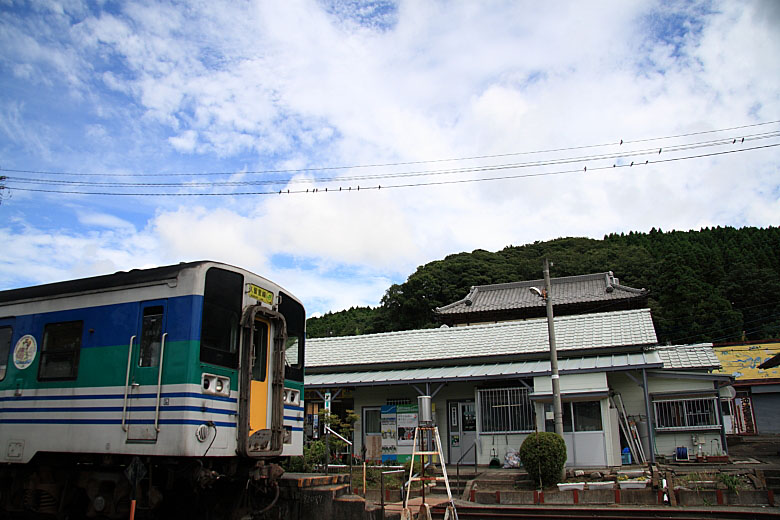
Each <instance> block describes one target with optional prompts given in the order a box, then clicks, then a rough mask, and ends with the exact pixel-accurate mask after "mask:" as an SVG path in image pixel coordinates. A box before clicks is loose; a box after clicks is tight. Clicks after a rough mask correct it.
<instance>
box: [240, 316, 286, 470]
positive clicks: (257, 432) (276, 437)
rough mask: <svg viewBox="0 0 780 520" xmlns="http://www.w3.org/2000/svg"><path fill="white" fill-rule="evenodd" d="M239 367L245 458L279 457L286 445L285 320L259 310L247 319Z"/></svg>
mask: <svg viewBox="0 0 780 520" xmlns="http://www.w3.org/2000/svg"><path fill="white" fill-rule="evenodd" d="M243 323H244V332H243V336H244V339H243V341H242V347H241V362H240V365H239V368H240V373H239V379H240V382H239V386H240V389H239V411H238V414H239V418H240V420H239V424H238V438H239V446H242V454H244V455H246V456H249V457H252V456H260V455H262V456H269V455H279V454H280V453H281V452H282V448H283V443H284V435H285V431H284V426H283V420H284V402H283V399H284V368H285V365H284V346H285V342H286V340H287V338H286V336H285V335H284V323H285V322H284V317H283V316H282V315H281V314H279V313H278V312H276V311H271V310H268V309H264V308H262V307H260V306H259V305H258V306H255V307H253V308H252V309H251V310H250V311H249V312H248V313H245V318H244V322H243Z"/></svg>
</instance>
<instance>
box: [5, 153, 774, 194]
mask: <svg viewBox="0 0 780 520" xmlns="http://www.w3.org/2000/svg"><path fill="white" fill-rule="evenodd" d="M777 146H780V143H773V144H767V145H761V146H754V147H748V148H740V149H737V150H724V151H719V152H710V153H704V154H697V155H690V156H684V157H673V158H668V159H655V160H652V161H651V160H649V159H648V160H646V161H645V162H638V163H636V164H635V163H634V162H631V163H630V164H613V165H612V166H600V167H592V168H590V169H588V168H587V167H586V168H585V169H584V170H583V169H581V168H577V169H569V170H560V171H553V172H538V173H524V174H517V175H503V176H494V177H480V178H474V179H456V180H444V181H435V182H434V181H430V182H419V183H407V184H389V185H388V184H386V185H381V184H378V185H375V186H374V185H371V186H365V185H364V186H362V187H361V186H360V185H357V186H356V187H354V188H353V187H352V186H349V187H347V188H342V187H339V189H335V188H334V189H330V190H329V189H328V188H325V189H320V188H306V189H305V190H304V189H298V190H291V189H287V190H273V191H244V192H220V193H213V192H212V193H208V192H200V193H193V192H186V193H171V192H155V193H148V192H146V193H144V192H132V193H130V192H100V191H70V190H69V191H63V190H51V189H41V188H22V187H18V186H15V187H14V188H13V189H16V190H19V191H29V192H38V193H61V194H72V195H104V196H149V197H151V196H155V197H160V196H165V197H196V196H197V197H207V196H212V197H213V196H223V197H224V196H242V195H276V194H288V195H289V194H302V193H337V192H352V191H361V190H362V191H366V190H382V189H391V188H411V187H424V186H441V185H452V184H466V183H475V182H490V181H498V180H512V179H520V178H531V177H546V176H553V175H563V174H570V173H582V172H583V171H584V172H585V173H587V172H594V171H603V170H609V169H617V168H633V167H634V166H636V167H640V166H647V165H651V164H663V163H670V162H676V161H683V160H693V159H702V158H705V157H715V156H721V155H727V154H734V153H743V152H749V151H755V150H761V149H768V148H774V147H777ZM207 185H208V186H213V183H207ZM177 187H180V188H185V187H187V184H180V185H177Z"/></svg>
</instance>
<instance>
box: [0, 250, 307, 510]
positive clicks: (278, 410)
mask: <svg viewBox="0 0 780 520" xmlns="http://www.w3.org/2000/svg"><path fill="white" fill-rule="evenodd" d="M305 322H306V316H305V311H304V308H303V305H302V304H301V302H300V301H299V300H298V299H296V298H295V297H294V296H292V295H291V294H290V293H289V292H287V291H285V290H284V289H283V288H281V287H280V286H278V285H277V284H275V283H273V282H271V281H269V280H267V279H265V278H262V277H260V276H258V275H255V274H253V273H251V272H249V271H246V270H243V269H240V268H236V267H233V266H229V265H225V264H221V263H216V262H209V261H202V262H191V263H181V264H178V265H171V266H165V267H158V268H152V269H139V270H132V271H127V272H118V273H115V274H111V275H106V276H97V277H92V278H85V279H80V280H72V281H66V282H59V283H53V284H47V285H40V286H35V287H27V288H22V289H13V290H7V291H2V292H0V516H2V512H5V513H8V514H12V513H14V512H20V511H22V512H23V511H33V512H38V513H47V514H52V515H57V516H59V517H62V518H66V517H70V518H77V517H99V518H127V517H128V515H129V514H130V510H131V509H132V508H134V507H135V500H136V499H137V500H138V506H139V513H143V514H146V515H148V516H155V513H154V512H155V511H158V512H159V511H162V512H164V513H160V514H158V515H157V516H170V515H171V513H172V512H173V511H175V512H177V513H178V514H176V515H175V516H179V514H183V513H184V512H185V511H187V510H191V511H192V516H198V515H199V514H205V512H206V511H212V510H221V511H222V512H224V511H225V508H228V510H230V511H239V510H240V505H241V504H242V503H243V504H244V505H245V506H246V507H247V508H249V509H251V507H252V503H251V502H252V500H253V499H252V497H247V493H248V492H252V493H255V494H257V493H260V494H262V493H265V492H267V491H268V488H269V487H272V486H273V480H274V477H276V476H278V475H279V474H280V473H281V470H280V469H279V467H278V466H277V465H276V462H278V461H279V460H281V459H282V458H283V457H287V456H292V455H301V453H302V449H303V428H302V427H303V413H304V408H303V362H304V355H305V348H304V347H305V330H304V329H305ZM144 512H145V513H144ZM143 514H141V516H143ZM213 516H214V515H212V517H213Z"/></svg>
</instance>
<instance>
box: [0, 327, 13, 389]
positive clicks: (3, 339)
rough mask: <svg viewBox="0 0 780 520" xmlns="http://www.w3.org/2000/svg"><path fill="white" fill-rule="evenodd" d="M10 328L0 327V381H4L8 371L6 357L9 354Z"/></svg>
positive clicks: (11, 330)
mask: <svg viewBox="0 0 780 520" xmlns="http://www.w3.org/2000/svg"><path fill="white" fill-rule="evenodd" d="M12 333H13V329H11V327H0V381H2V380H3V379H5V373H6V371H7V370H8V355H9V354H10V352H11V334H12Z"/></svg>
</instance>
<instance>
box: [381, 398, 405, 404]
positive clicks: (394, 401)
mask: <svg viewBox="0 0 780 520" xmlns="http://www.w3.org/2000/svg"><path fill="white" fill-rule="evenodd" d="M385 404H388V405H393V404H394V405H399V404H412V400H411V399H409V398H408V397H401V398H398V399H388V400H387V401H386V402H385Z"/></svg>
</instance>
